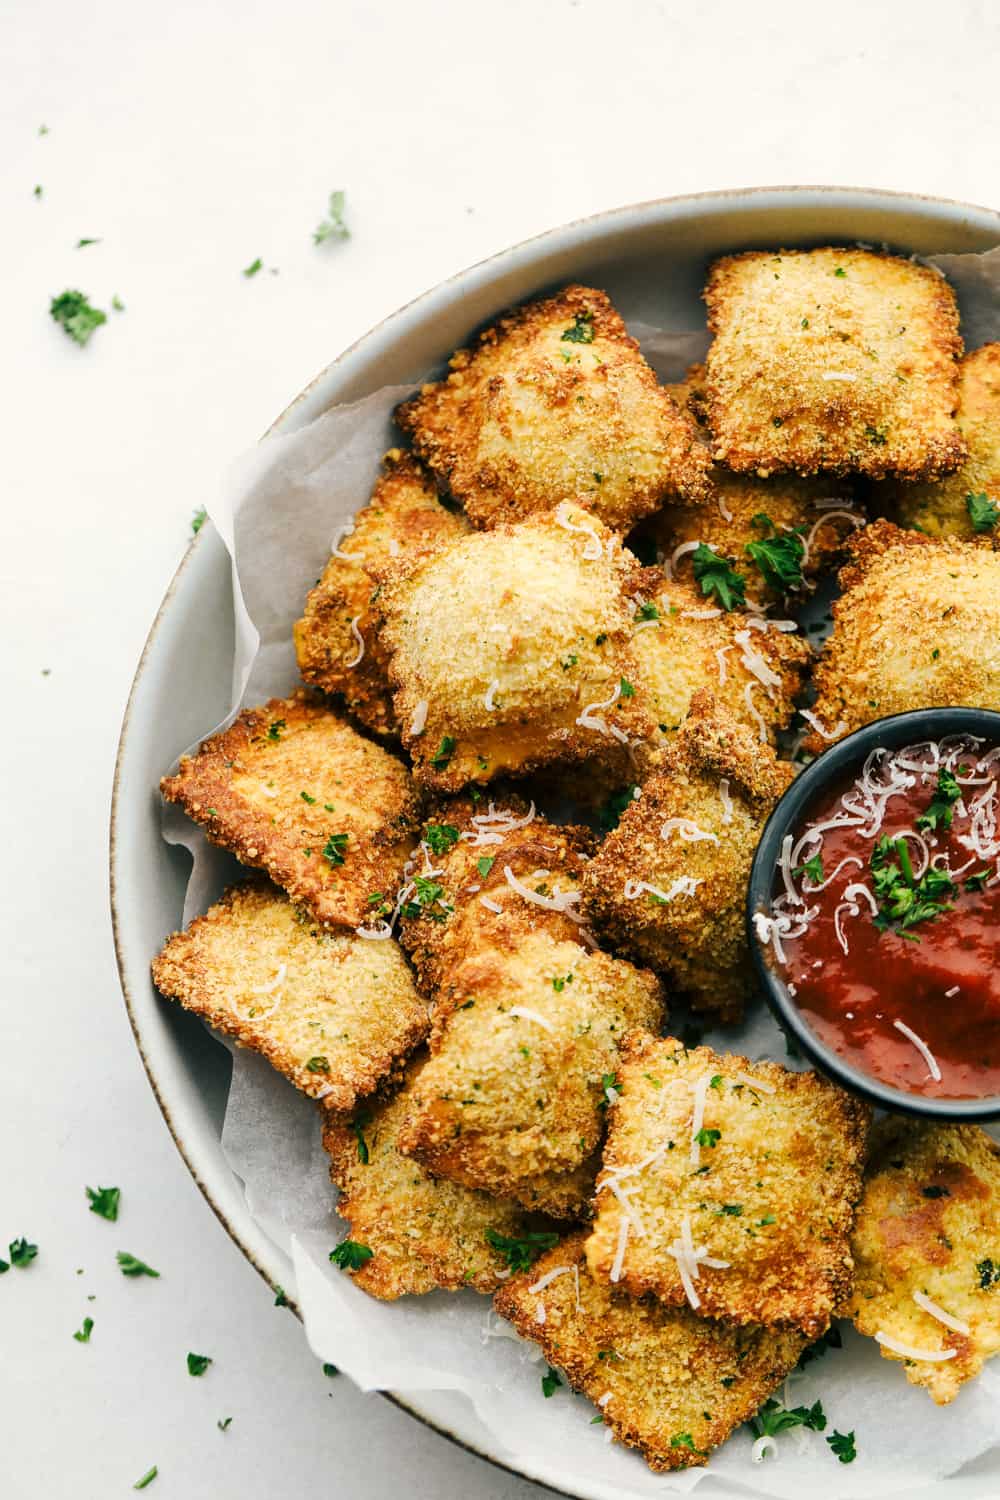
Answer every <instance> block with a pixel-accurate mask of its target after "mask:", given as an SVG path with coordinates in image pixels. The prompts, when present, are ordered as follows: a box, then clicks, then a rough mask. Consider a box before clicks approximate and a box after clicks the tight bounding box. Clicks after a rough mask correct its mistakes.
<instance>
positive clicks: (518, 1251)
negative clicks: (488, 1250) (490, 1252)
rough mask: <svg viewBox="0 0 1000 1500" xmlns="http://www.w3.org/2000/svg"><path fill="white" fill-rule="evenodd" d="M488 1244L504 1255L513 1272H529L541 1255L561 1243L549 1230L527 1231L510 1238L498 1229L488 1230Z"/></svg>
mask: <svg viewBox="0 0 1000 1500" xmlns="http://www.w3.org/2000/svg"><path fill="white" fill-rule="evenodd" d="M486 1243H487V1244H488V1245H490V1246H491V1247H492V1249H494V1250H495V1251H496V1252H497V1254H498V1255H502V1256H503V1258H504V1260H505V1261H506V1262H507V1264H508V1266H509V1267H510V1269H511V1270H512V1271H528V1270H530V1269H531V1267H532V1266H533V1265H534V1264H535V1261H536V1260H537V1259H538V1257H539V1256H540V1255H544V1254H545V1251H546V1250H552V1249H554V1248H555V1246H556V1245H558V1243H559V1236H558V1235H557V1234H551V1233H549V1232H548V1231H547V1230H543V1229H538V1230H526V1231H525V1233H524V1234H522V1235H516V1236H508V1235H506V1234H500V1233H499V1231H498V1230H496V1229H487V1230H486Z"/></svg>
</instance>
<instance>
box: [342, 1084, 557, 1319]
mask: <svg viewBox="0 0 1000 1500" xmlns="http://www.w3.org/2000/svg"><path fill="white" fill-rule="evenodd" d="M421 1065H422V1059H421V1058H420V1057H418V1058H415V1059H414V1061H413V1062H412V1063H411V1064H410V1067H409V1069H408V1071H407V1075H406V1080H405V1082H404V1085H403V1087H402V1088H401V1089H400V1090H399V1091H398V1092H396V1093H395V1094H393V1096H392V1097H391V1098H379V1099H376V1100H375V1101H374V1102H373V1103H371V1104H369V1105H366V1106H365V1107H364V1109H362V1110H361V1111H359V1112H358V1113H356V1114H355V1115H354V1116H353V1118H350V1117H348V1116H346V1115H336V1114H334V1113H332V1111H329V1110H326V1109H324V1112H323V1146H324V1149H325V1150H326V1151H327V1153H328V1155H329V1157H330V1177H331V1179H332V1181H333V1182H334V1184H335V1185H336V1186H337V1187H338V1188H339V1189H340V1199H339V1201H338V1203H337V1212H338V1213H339V1214H340V1215H341V1217H342V1218H344V1219H346V1220H347V1221H348V1223H349V1225H350V1231H349V1238H350V1239H352V1240H353V1241H354V1242H355V1243H356V1244H361V1245H365V1246H367V1248H368V1249H369V1250H371V1251H372V1252H373V1254H372V1257H371V1259H370V1260H367V1261H366V1262H365V1263H364V1265H363V1266H361V1268H360V1269H359V1270H357V1271H355V1272H354V1273H353V1276H352V1279H353V1280H354V1281H355V1282H356V1283H357V1285H358V1286H359V1287H361V1289H362V1291H365V1292H367V1293H368V1295H369V1296H370V1297H379V1298H381V1299H383V1300H386V1301H392V1300H394V1299H395V1298H396V1297H403V1296H406V1295H407V1294H409V1295H420V1294H421V1293H425V1292H432V1291H434V1290H435V1289H436V1288H442V1289H443V1290H445V1291H452V1292H453V1291H460V1290H461V1289H462V1288H463V1287H472V1288H473V1289H474V1290H475V1291H477V1292H484V1293H487V1294H488V1293H490V1292H493V1291H495V1290H496V1288H497V1287H498V1286H500V1285H501V1284H502V1283H503V1281H504V1279H505V1277H506V1276H507V1275H508V1274H509V1263H508V1259H507V1258H505V1256H504V1255H503V1254H502V1253H501V1252H500V1251H498V1250H497V1249H496V1248H495V1246H494V1245H493V1244H491V1242H490V1240H489V1239H488V1238H487V1234H490V1235H495V1236H502V1237H503V1238H504V1239H521V1238H523V1237H524V1236H525V1235H530V1234H544V1233H545V1232H546V1231H548V1230H551V1228H552V1226H551V1225H549V1224H547V1223H546V1222H545V1221H544V1220H542V1219H540V1218H538V1217H537V1216H536V1215H532V1214H528V1213H526V1212H525V1211H524V1209H523V1208H520V1207H519V1206H518V1205H517V1204H516V1203H512V1202H511V1201H510V1200H509V1199H503V1198H490V1197H488V1196H487V1194H486V1193H477V1192H473V1191H472V1190H471V1189H470V1188H465V1187H461V1186H459V1184H458V1183H455V1182H447V1181H445V1180H444V1179H441V1178H435V1177H431V1176H430V1175H429V1174H428V1173H427V1172H425V1171H424V1170H423V1169H422V1168H421V1167H419V1166H418V1165H417V1163H416V1162H415V1161H413V1160H412V1159H411V1158H409V1157H406V1156H401V1155H400V1154H399V1151H398V1150H397V1148H396V1138H397V1135H398V1133H399V1128H400V1125H401V1124H402V1122H403V1120H404V1119H405V1117H406V1111H407V1108H408V1093H407V1090H408V1088H409V1087H410V1085H411V1084H412V1081H413V1078H414V1077H415V1076H416V1074H417V1073H418V1072H419V1069H420V1067H421Z"/></svg>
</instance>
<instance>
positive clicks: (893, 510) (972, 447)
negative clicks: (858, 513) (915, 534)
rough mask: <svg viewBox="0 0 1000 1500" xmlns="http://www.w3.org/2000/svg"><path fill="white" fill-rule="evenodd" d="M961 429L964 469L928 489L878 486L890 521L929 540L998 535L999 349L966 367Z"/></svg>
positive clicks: (979, 354) (976, 355) (981, 353)
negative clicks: (965, 446)
mask: <svg viewBox="0 0 1000 1500" xmlns="http://www.w3.org/2000/svg"><path fill="white" fill-rule="evenodd" d="M958 427H959V431H960V432H961V434H962V436H963V437H964V439H965V441H966V443H967V444H968V448H969V456H968V458H967V459H966V460H965V462H964V463H963V464H962V467H961V468H960V469H956V471H955V473H954V474H948V475H947V476H946V477H945V478H944V479H939V480H937V481H936V482H928V483H924V484H893V483H886V484H884V485H881V486H879V489H878V491H877V492H876V493H877V499H878V501H879V503H880V504H881V505H882V506H883V507H884V509H885V513H886V515H887V516H889V518H890V519H891V520H894V521H899V522H900V524H901V525H903V526H915V527H917V528H918V529H919V530H921V531H924V532H926V533H927V534H928V535H929V536H958V537H964V538H969V537H973V536H977V535H986V534H987V533H989V532H994V531H996V529H997V521H998V517H1000V344H984V345H983V346H982V348H981V349H976V350H975V351H974V352H973V353H972V354H967V355H966V356H965V358H964V359H963V361H962V365H961V370H960V374H959V382H958Z"/></svg>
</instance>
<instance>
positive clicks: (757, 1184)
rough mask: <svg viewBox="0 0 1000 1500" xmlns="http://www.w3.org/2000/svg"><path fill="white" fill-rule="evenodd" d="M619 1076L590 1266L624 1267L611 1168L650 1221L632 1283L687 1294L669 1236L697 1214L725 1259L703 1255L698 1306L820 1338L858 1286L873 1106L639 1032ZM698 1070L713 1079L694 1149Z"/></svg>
mask: <svg viewBox="0 0 1000 1500" xmlns="http://www.w3.org/2000/svg"><path fill="white" fill-rule="evenodd" d="M618 1079H619V1081H618V1083H617V1084H616V1089H617V1091H618V1095H619V1097H618V1100H617V1102H616V1103H615V1104H614V1105H613V1106H612V1108H611V1110H610V1111H609V1116H610V1118H609V1122H608V1139H607V1142H606V1144H605V1149H604V1171H603V1172H602V1174H601V1177H599V1178H598V1191H597V1198H596V1209H597V1213H596V1218H595V1221H594V1227H593V1232H592V1234H591V1236H590V1238H589V1239H588V1241H587V1261H588V1264H589V1266H590V1269H591V1271H592V1273H593V1274H594V1275H595V1276H597V1277H599V1278H601V1279H603V1280H608V1279H609V1278H610V1274H611V1271H612V1269H613V1268H614V1266H615V1260H616V1252H617V1248H618V1244H619V1233H620V1230H621V1223H622V1214H623V1207H622V1204H621V1201H620V1199H619V1198H618V1197H616V1196H613V1195H612V1192H611V1190H610V1188H609V1187H608V1186H607V1183H608V1182H609V1180H613V1181H615V1182H616V1183H619V1184H620V1191H621V1192H624V1194H625V1196H626V1198H627V1200H628V1203H629V1205H630V1206H631V1212H632V1214H633V1216H634V1218H635V1219H636V1220H637V1222H639V1223H641V1225H642V1226H643V1230H644V1232H643V1234H642V1236H641V1237H639V1236H638V1235H636V1234H630V1236H629V1238H628V1239H627V1241H626V1246H625V1251H624V1256H623V1258H622V1265H621V1276H620V1282H621V1285H622V1287H623V1288H625V1289H626V1290H627V1291H629V1292H631V1293H633V1295H635V1296H642V1295H644V1294H645V1293H648V1292H652V1293H653V1294H654V1295H655V1296H657V1297H659V1298H660V1300H661V1301H663V1302H667V1303H669V1304H671V1305H673V1306H682V1305H683V1304H684V1303H685V1301H686V1297H685V1291H684V1286H683V1282H682V1279H681V1274H680V1270H679V1266H678V1262H677V1260H676V1258H675V1257H674V1256H672V1255H671V1254H670V1253H669V1247H670V1246H671V1245H673V1244H675V1243H680V1242H681V1240H682V1236H683V1221H684V1220H685V1218H687V1219H688V1220H689V1222H690V1228H691V1234H692V1237H693V1241H694V1244H695V1246H697V1247H704V1249H703V1251H702V1253H707V1254H708V1255H709V1256H710V1257H713V1258H715V1259H718V1260H723V1261H725V1262H726V1265H725V1267H718V1268H716V1267H713V1266H709V1265H704V1264H703V1265H701V1266H700V1268H699V1276H698V1279H697V1282H696V1289H697V1294H698V1297H699V1298H700V1306H699V1307H698V1309H697V1311H698V1313H699V1315H700V1316H701V1317H708V1318H722V1319H725V1320H727V1321H730V1322H733V1323H738V1324H760V1325H761V1326H763V1327H788V1328H796V1329H798V1330H799V1331H800V1332H802V1333H803V1334H805V1335H807V1336H808V1337H809V1338H817V1337H818V1336H819V1335H820V1334H821V1333H823V1332H824V1330H825V1329H826V1328H827V1326H828V1324H829V1322H830V1318H831V1317H832V1316H833V1315H834V1312H835V1310H836V1309H837V1307H838V1306H839V1305H840V1304H841V1302H842V1301H843V1299H844V1298H845V1296H846V1295H847V1293H848V1292H849V1291H850V1287H851V1282H852V1276H853V1266H852V1261H851V1254H850V1248H849V1243H848V1241H849V1236H850V1232H851V1226H852V1223H853V1220H854V1205H855V1203H856V1202H857V1200H858V1197H859V1195H860V1192H861V1173H862V1168H863V1165H864V1155H865V1139H866V1136H867V1132H868V1125H869V1121H870V1118H871V1110H870V1109H869V1107H868V1106H867V1105H865V1104H862V1103H861V1102H860V1101H859V1100H856V1099H853V1098H852V1097H851V1096H850V1095H848V1094H845V1093H844V1092H843V1091H842V1090H840V1089H838V1088H835V1087H834V1085H833V1084H831V1083H828V1082H827V1081H826V1080H825V1079H823V1078H820V1077H819V1075H818V1074H816V1073H790V1072H788V1071H787V1069H785V1068H782V1067H780V1066H779V1065H778V1064H777V1063H768V1062H750V1060H749V1059H748V1058H746V1057H740V1056H730V1055H722V1054H720V1053H717V1052H714V1051H713V1050H712V1049H711V1048H710V1047H697V1048H695V1049H694V1050H693V1051H688V1050H687V1049H686V1048H685V1047H684V1046H683V1045H682V1044H681V1043H680V1042H677V1041H675V1040H673V1039H672V1038H666V1039H665V1040H662V1041H661V1040H658V1039H657V1038H656V1037H652V1036H649V1035H643V1034H641V1033H637V1034H634V1035H630V1036H628V1037H626V1039H625V1041H624V1043H623V1045H622V1049H621V1061H620V1064H619V1070H618ZM746 1079H755V1080H759V1081H760V1084H761V1085H762V1086H761V1087H760V1088H754V1087H753V1086H752V1084H751V1083H749V1082H747V1081H746ZM699 1080H702V1081H703V1083H704V1084H705V1085H709V1084H710V1086H705V1087H704V1096H705V1105H704V1114H703V1126H702V1130H703V1135H702V1137H701V1140H702V1144H701V1145H700V1146H699V1147H697V1148H693V1146H692V1139H693V1127H692V1120H693V1118H694V1112H695V1099H696V1096H697V1095H698V1093H699V1089H698V1084H699ZM716 1080H718V1081H716ZM671 1142H673V1145H672V1146H671V1144H670V1143H671ZM657 1150H659V1151H662V1154H661V1155H660V1156H658V1157H657V1158H656V1159H655V1160H654V1161H652V1162H649V1156H650V1153H651V1152H653V1151H657ZM643 1161H646V1162H647V1165H646V1166H645V1167H643V1168H642V1169H640V1170H637V1171H633V1172H631V1173H630V1172H628V1171H625V1172H624V1175H622V1176H620V1177H619V1174H621V1173H622V1172H623V1169H627V1168H629V1167H632V1166H634V1165H635V1164H637V1163H641V1162H643Z"/></svg>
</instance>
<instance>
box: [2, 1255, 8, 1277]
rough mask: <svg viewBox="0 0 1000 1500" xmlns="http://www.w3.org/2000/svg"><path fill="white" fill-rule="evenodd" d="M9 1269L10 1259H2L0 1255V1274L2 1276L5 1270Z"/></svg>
mask: <svg viewBox="0 0 1000 1500" xmlns="http://www.w3.org/2000/svg"><path fill="white" fill-rule="evenodd" d="M9 1270H10V1261H9V1260H4V1259H3V1258H2V1257H0V1276H2V1275H3V1274H4V1272H5V1271H9Z"/></svg>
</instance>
